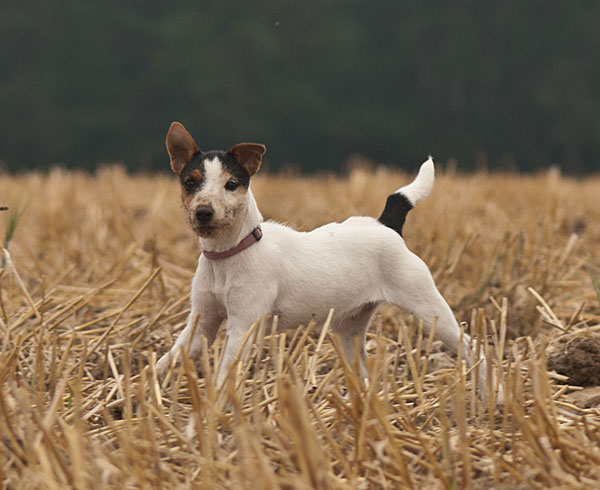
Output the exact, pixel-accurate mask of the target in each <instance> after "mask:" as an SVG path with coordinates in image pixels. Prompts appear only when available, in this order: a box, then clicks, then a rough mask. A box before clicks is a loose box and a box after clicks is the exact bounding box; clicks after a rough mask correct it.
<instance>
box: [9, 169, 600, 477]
mask: <svg viewBox="0 0 600 490" xmlns="http://www.w3.org/2000/svg"><path fill="white" fill-rule="evenodd" d="M415 170H416V167H415ZM410 178H412V176H410V175H407V174H403V173H399V172H393V171H390V170H386V169H383V168H376V167H370V166H368V165H365V166H360V165H359V166H356V167H355V168H354V169H353V170H351V171H349V172H348V174H347V176H346V177H343V178H341V177H334V176H329V175H322V176H318V177H311V178H308V177H307V178H301V177H298V176H294V175H285V174H282V175H268V174H265V175H259V176H257V177H256V179H255V181H254V183H253V189H254V193H255V195H256V197H257V201H258V203H259V206H260V207H261V210H262V212H263V214H264V216H265V218H268V219H274V220H278V221H282V222H286V223H289V224H291V225H293V226H295V227H297V228H299V229H302V230H309V229H312V228H313V227H316V226H318V225H321V224H323V223H326V222H329V221H335V220H338V221H340V220H343V219H344V218H346V217H348V216H351V215H354V214H365V215H371V216H378V214H379V213H380V212H381V210H382V208H383V204H384V202H385V197H386V196H387V194H388V193H389V192H391V191H393V190H395V189H396V188H398V187H399V186H401V185H403V184H404V183H406V182H407V181H408V180H409V179H410ZM599 195H600V178H599V177H593V178H592V177H588V178H585V179H582V180H573V179H568V178H565V177H562V176H561V175H560V173H559V172H558V171H556V170H550V171H548V172H544V173H539V174H537V175H532V176H518V175H514V174H506V175H495V174H488V173H483V172H482V173H478V174H473V175H468V176H465V175H460V174H456V173H454V172H452V171H448V172H446V173H444V172H443V171H441V170H440V172H438V178H437V180H436V184H435V186H434V189H433V192H432V194H431V195H430V196H429V197H428V198H427V199H426V200H425V201H423V202H422V203H419V204H418V205H417V207H416V208H415V209H414V210H413V211H411V213H410V214H409V217H408V219H407V223H406V226H405V240H406V242H407V244H408V246H409V247H410V248H411V249H412V250H414V251H415V252H417V253H418V254H419V255H420V256H421V257H422V258H423V259H424V260H425V261H426V262H427V263H428V265H429V266H430V268H431V270H432V273H433V275H434V277H435V279H436V282H437V284H438V287H439V288H440V290H441V291H442V293H443V294H444V296H445V297H446V299H447V300H448V302H449V303H450V305H451V306H452V308H453V309H454V311H455V314H456V317H457V319H458V320H459V321H460V322H462V325H464V328H465V329H466V330H467V331H470V332H473V333H475V334H477V338H478V339H480V340H479V341H478V342H476V343H474V345H473V349H474V350H483V351H484V352H485V353H486V355H487V357H488V359H490V360H494V361H495V363H494V365H495V367H494V369H495V370H496V371H497V375H498V379H499V380H500V383H501V385H502V386H503V389H504V393H505V403H504V404H502V405H498V406H496V404H495V402H494V397H493V396H492V397H489V398H488V401H487V402H486V403H483V402H482V401H481V400H480V399H479V398H478V397H477V396H476V395H475V393H474V390H473V376H472V374H471V372H470V371H469V370H468V369H467V368H466V366H465V363H464V362H463V361H461V360H457V359H456V358H455V357H452V356H450V355H449V354H447V353H446V352H444V350H443V349H442V348H441V346H440V344H439V342H432V341H431V339H430V338H429V337H428V336H426V335H424V334H423V333H422V331H421V329H420V328H419V322H418V319H413V318H411V317H410V316H409V315H407V314H405V313H404V312H402V311H399V310H397V309H395V308H392V307H390V306H384V307H382V308H381V310H380V312H379V314H378V315H377V316H376V318H375V319H374V321H373V325H372V326H371V328H370V333H369V337H368V344H367V350H368V352H369V371H370V380H371V381H370V383H369V384H368V386H366V385H365V384H363V383H362V382H361V381H359V379H358V378H357V377H356V376H355V374H354V366H348V365H347V364H346V363H345V362H342V361H341V360H340V357H339V355H338V353H337V351H338V350H339V349H338V344H337V342H336V339H335V338H334V337H332V336H331V335H330V334H329V333H328V331H327V329H326V328H324V329H321V327H322V326H321V325H313V324H309V325H308V326H307V327H304V328H299V329H298V330H296V331H288V332H279V331H276V330H274V329H273V328H272V325H271V324H268V325H263V326H264V327H265V328H266V330H267V335H266V336H265V337H264V338H261V337H259V336H255V335H254V334H255V333H256V332H257V331H258V327H259V326H261V325H260V321H259V322H257V324H256V325H255V326H254V328H253V330H251V332H250V336H249V338H248V341H249V342H251V343H252V354H251V359H250V361H249V362H247V363H238V364H237V365H236V366H235V367H236V370H235V372H232V373H230V377H229V382H228V384H227V386H226V387H225V389H224V390H223V392H222V393H218V392H217V390H216V388H215V386H214V382H213V373H214V369H215V365H216V363H218V358H219V352H220V350H221V349H222V346H223V342H224V337H223V336H222V335H220V336H219V338H218V340H217V342H216V343H215V345H214V346H213V347H212V348H210V349H206V351H205V352H204V355H203V357H202V359H201V361H200V362H199V363H198V365H197V366H196V365H194V364H193V362H191V361H189V360H185V361H184V362H183V364H182V365H181V366H180V367H176V368H175V369H174V370H173V371H171V373H170V375H169V376H168V377H167V378H166V379H164V380H160V379H157V377H156V374H155V372H154V370H153V362H154V361H155V359H156V358H157V357H158V356H160V355H161V354H163V353H164V352H165V351H166V350H167V349H168V348H169V346H170V345H171V344H172V343H173V341H174V338H175V337H176V335H177V334H178V333H179V332H180V331H181V329H182V327H183V325H184V322H185V319H186V314H187V312H188V310H189V307H188V301H189V296H188V295H189V282H190V278H191V276H192V273H193V269H194V264H195V261H196V260H197V256H198V253H199V250H198V245H197V243H196V242H195V240H194V238H193V236H192V234H191V232H190V231H189V230H188V229H187V225H186V223H185V220H184V216H183V211H182V210H181V206H180V198H179V190H178V184H177V182H176V179H175V178H174V177H172V176H170V175H161V176H130V175H128V174H127V173H126V172H125V171H124V170H122V169H121V168H119V167H107V168H104V169H101V170H99V171H98V173H97V175H95V176H90V175H86V174H81V173H75V172H64V171H61V170H52V171H51V172H50V173H48V174H45V175H42V174H38V173H33V174H24V175H21V176H7V175H0V206H8V207H9V208H10V209H9V210H4V211H0V240H3V243H4V246H5V247H7V249H8V252H6V251H5V252H4V253H3V255H2V259H1V260H2V261H1V262H0V482H1V483H0V486H1V487H2V488H7V489H37V488H56V489H63V488H77V489H80V488H119V489H121V488H206V489H218V488H248V489H258V488H261V489H262V488H268V489H270V488H286V489H324V488H340V489H342V488H359V489H367V488H369V489H370V488H390V489H396V488H417V489H420V488H434V489H437V488H443V489H454V488H486V489H487V488H492V489H511V488H588V489H589V488H596V487H598V485H600V388H598V387H597V386H598V385H600V341H599V340H598V338H599V332H600V279H599V277H600V200H599V197H598V196H599ZM5 232H6V236H5ZM333 314H334V315H335V312H333ZM257 320H258V319H257ZM587 385H589V386H587Z"/></svg>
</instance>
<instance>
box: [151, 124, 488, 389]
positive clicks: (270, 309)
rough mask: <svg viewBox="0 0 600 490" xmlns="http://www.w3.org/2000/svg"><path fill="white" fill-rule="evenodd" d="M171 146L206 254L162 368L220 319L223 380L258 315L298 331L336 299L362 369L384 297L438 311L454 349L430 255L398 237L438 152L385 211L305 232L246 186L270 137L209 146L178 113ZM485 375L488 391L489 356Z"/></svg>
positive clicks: (346, 341) (195, 346)
mask: <svg viewBox="0 0 600 490" xmlns="http://www.w3.org/2000/svg"><path fill="white" fill-rule="evenodd" d="M166 144H167V149H168V152H169V155H170V157H171V168H172V169H173V171H174V172H175V173H176V174H177V175H178V176H179V178H180V181H181V190H182V200H183V205H184V208H185V210H186V213H187V217H188V221H189V223H190V225H191V227H192V229H193V230H194V232H195V233H196V234H197V235H198V239H199V241H200V246H201V248H202V250H203V253H202V255H201V256H200V258H199V260H198V268H197V269H196V274H195V276H194V278H193V280H192V292H191V303H192V304H191V312H190V316H189V319H188V322H187V326H186V327H185V329H184V330H183V332H182V333H181V335H180V336H179V338H178V339H177V341H176V342H175V344H174V345H173V347H172V349H171V350H170V352H169V353H167V354H166V355H164V356H163V357H162V358H161V359H160V360H159V362H158V363H157V372H158V373H159V375H160V374H163V373H164V372H165V371H166V370H167V369H168V367H169V366H170V365H171V363H172V362H173V361H174V360H175V357H176V355H177V353H178V351H179V349H180V348H181V347H182V346H183V347H185V348H186V349H187V354H188V356H190V357H191V358H196V357H198V355H199V353H200V348H201V336H202V335H204V336H206V338H207V341H208V344H209V345H210V344H211V343H212V342H213V341H214V339H215V335H216V333H217V329H218V328H219V326H220V325H221V323H223V321H225V328H226V331H227V336H228V341H227V343H226V347H225V350H224V353H223V359H222V362H221V367H220V370H219V372H218V375H217V384H218V385H219V386H220V385H222V384H223V382H224V380H225V377H226V376H227V373H228V371H229V367H230V365H231V363H232V362H233V360H234V358H235V355H236V353H237V351H238V349H239V348H240V346H241V343H242V340H243V338H244V335H245V334H246V332H247V331H248V329H249V327H250V326H251V325H252V324H253V323H254V322H256V320H257V319H258V318H259V317H261V316H263V315H265V314H272V315H277V316H278V318H279V325H280V326H281V327H282V328H295V327H297V326H298V325H300V324H302V323H304V324H306V323H307V321H308V320H310V319H314V320H316V321H317V322H322V321H324V320H325V317H326V315H327V313H328V312H329V310H330V308H334V309H335V315H334V320H333V322H332V324H331V328H332V330H333V331H334V332H336V333H337V334H338V335H339V336H340V339H341V343H342V346H343V349H344V353H345V355H346V358H347V361H348V362H349V363H350V364H351V365H352V362H353V361H354V357H355V341H354V340H355V338H356V337H358V339H359V342H360V353H361V356H360V358H359V359H358V366H359V369H360V375H361V376H363V377H366V376H367V371H366V368H365V359H364V358H365V350H364V344H365V334H366V330H367V327H368V326H369V321H370V320H371V317H372V316H373V314H374V312H375V311H376V310H377V307H378V306H379V305H380V304H381V303H392V304H394V305H397V306H399V307H400V308H402V309H404V310H407V311H409V312H411V313H413V314H414V315H415V316H416V317H417V318H420V319H423V322H424V325H425V327H426V328H427V329H430V328H431V325H432V323H433V322H434V319H435V318H437V326H436V330H435V337H436V338H437V339H439V340H441V341H442V342H443V343H444V344H445V345H446V346H447V347H448V348H450V349H451V350H452V351H453V352H456V351H457V349H458V346H459V344H460V341H461V331H460V328H459V326H458V324H457V322H456V320H455V318H454V315H453V314H452V311H451V309H450V307H449V306H448V304H447V303H446V301H445V300H444V298H443V297H442V295H441V294H440V293H439V291H438V290H437V288H436V287H435V284H434V281H433V278H432V277H431V274H430V272H429V269H428V268H427V266H426V265H425V263H424V262H423V261H422V260H421V259H420V258H419V257H417V256H416V255H415V254H414V253H412V252H411V251H410V250H408V248H407V247H406V244H405V243H404V240H403V238H402V226H403V224H404V220H405V218H406V214H407V213H408V211H409V210H410V209H411V208H412V207H413V206H414V204H415V203H416V202H417V201H419V200H421V199H423V198H425V197H426V196H427V195H428V194H429V192H430V190H431V187H432V185H433V180H434V167H433V161H432V160H431V158H430V159H429V160H427V161H426V162H425V163H423V165H422V166H421V168H420V170H419V174H418V175H417V177H416V179H415V180H414V181H413V182H412V183H411V184H409V185H407V186H405V187H402V188H401V189H399V190H398V191H396V192H395V193H394V194H392V195H390V196H389V197H388V198H387V202H386V205H385V209H384V211H383V213H382V215H381V216H380V218H379V219H375V218H371V217H352V218H349V219H347V220H346V221H344V222H343V223H330V224H327V225H325V226H322V227H320V228H317V229H316V230H313V231H311V232H308V233H303V232H298V231H295V230H293V229H291V228H289V227H287V226H284V225H281V224H278V223H274V222H271V221H266V222H264V221H263V217H262V216H261V214H260V211H259V210H258V206H257V205H256V201H255V200H254V196H253V195H252V191H251V190H250V178H251V177H252V176H253V175H254V174H255V173H256V172H257V171H258V169H259V167H260V163H261V159H262V155H263V154H264V152H265V150H266V148H265V147H264V146H263V145H258V144H253V143H241V144H238V145H235V146H233V147H232V148H231V149H230V150H229V151H209V152H202V151H200V150H199V149H198V147H197V146H196V144H195V142H194V140H193V139H192V137H191V136H190V134H189V133H188V132H187V131H186V129H185V128H184V127H183V126H182V125H181V124H180V123H177V122H174V123H173V124H171V127H170V129H169V132H168V134H167V141H166ZM196 323H197V324H196ZM463 342H464V343H463V349H462V352H463V356H464V357H465V358H466V359H467V361H468V362H469V364H471V359H470V357H469V347H468V343H469V337H468V336H467V335H466V334H465V335H464V337H463ZM479 373H480V374H479V380H480V387H481V388H484V387H485V368H484V367H483V363H482V367H480V369H479ZM482 393H483V394H484V395H485V389H483V390H482Z"/></svg>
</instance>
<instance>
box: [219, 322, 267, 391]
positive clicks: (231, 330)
mask: <svg viewBox="0 0 600 490" xmlns="http://www.w3.org/2000/svg"><path fill="white" fill-rule="evenodd" d="M257 319H258V316H257V318H256V319H255V320H254V321H256V320H257ZM252 323H253V321H252V320H250V319H249V318H247V317H246V318H240V317H236V316H232V317H229V318H227V322H226V330H227V341H226V344H225V349H224V351H223V357H222V358H221V363H220V365H219V370H218V372H217V387H221V386H223V383H225V380H226V379H227V376H228V375H229V371H230V369H231V365H232V364H233V362H234V361H235V359H236V356H238V353H239V360H241V361H244V360H245V359H246V357H247V356H248V353H249V352H250V346H251V343H250V339H248V340H247V341H246V344H245V345H244V346H243V348H242V343H243V342H244V337H245V336H246V333H247V332H248V329H249V328H250V327H251V325H252ZM240 349H242V350H241V352H240Z"/></svg>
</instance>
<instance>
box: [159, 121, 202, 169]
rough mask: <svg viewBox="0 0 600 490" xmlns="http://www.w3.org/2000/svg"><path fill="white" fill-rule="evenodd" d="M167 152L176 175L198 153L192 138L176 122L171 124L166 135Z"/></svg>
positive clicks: (181, 125)
mask: <svg viewBox="0 0 600 490" xmlns="http://www.w3.org/2000/svg"><path fill="white" fill-rule="evenodd" d="M166 143H167V151H168V152H169V156H170V157H171V168H172V169H173V172H175V173H176V174H177V175H179V174H180V173H181V171H182V170H183V169H184V168H185V166H186V165H187V164H188V163H189V162H190V160H191V159H192V158H193V157H194V155H195V154H196V153H198V152H199V151H200V149H199V148H198V146H196V143H195V142H194V138H192V136H191V135H190V133H188V132H187V130H186V129H185V128H184V127H183V124H181V123H178V122H173V123H171V127H170V128H169V132H168V133H167V142H166Z"/></svg>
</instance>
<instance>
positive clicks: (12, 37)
mask: <svg viewBox="0 0 600 490" xmlns="http://www.w3.org/2000/svg"><path fill="white" fill-rule="evenodd" d="M599 21H600V3H598V2H564V1H559V0H546V1H537V0H532V1H527V2H512V1H507V2H443V1H439V0H438V1H430V2H409V1H398V0H395V1H392V0H385V1H383V0H382V1H379V2H367V1H358V0H347V1H333V0H322V1H319V2H281V1H275V0H256V1H254V2H197V1H196V2H192V1H180V2H163V1H157V0H146V1H143V2H142V1H134V0H133V1H128V2H122V1H119V2H117V1H114V0H105V1H83V0H53V1H52V2H48V1H42V0H22V1H20V2H16V1H8V2H2V3H0V46H1V48H0V166H2V167H4V168H8V169H10V170H16V169H21V168H33V167H38V168H39V167H41V168H44V167H47V166H48V165H50V164H52V163H64V164H66V165H68V166H79V167H85V168H92V167H93V166H94V165H95V164H97V163H99V162H113V161H124V162H125V163H126V164H127V165H128V166H129V167H130V168H132V169H157V168H167V158H166V153H165V151H164V143H163V142H164V136H165V132H166V130H167V128H168V126H169V123H170V122H171V121H172V120H179V121H181V122H183V123H184V124H185V125H186V126H187V127H188V128H189V130H190V131H191V132H192V134H193V135H194V136H195V138H196V140H197V142H198V144H199V145H201V146H202V147H204V148H206V149H208V148H225V147H227V146H228V145H232V144H234V143H237V142H240V141H257V142H262V143H265V144H266V145H267V147H268V152H267V155H266V157H268V158H266V160H267V162H268V163H269V165H270V167H271V168H274V169H276V168H280V167H281V166H283V165H284V164H290V163H295V164H298V165H299V166H300V167H301V168H302V169H303V170H305V171H313V170H317V169H329V170H331V169H339V168H340V167H341V166H342V165H343V164H344V162H345V161H346V160H347V159H348V157H349V156H351V155H357V154H358V155H363V156H365V157H367V158H370V159H373V160H375V161H377V162H381V163H393V164H396V165H399V166H406V167H409V168H415V165H417V164H418V163H419V162H420V161H422V160H423V159H424V158H425V157H426V156H427V154H429V153H432V154H433V155H434V156H436V157H437V158H438V159H439V160H442V161H443V160H446V159H449V158H456V159H457V160H458V162H459V167H460V168H465V169H468V168H472V167H473V165H474V162H475V161H476V160H477V159H480V160H481V159H482V158H483V157H482V155H485V160H486V161H487V162H488V165H489V166H490V167H493V168H499V169H502V168H510V169H514V168H520V169H523V170H530V169H534V168H538V167H542V166H547V165H549V164H554V163H558V164H560V165H562V166H563V168H564V169H565V170H567V171H572V172H583V171H594V170H597V169H599V168H600V164H599V162H600V63H599V61H600V60H599V54H598V53H600V29H598V27H597V26H598V22H599Z"/></svg>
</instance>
